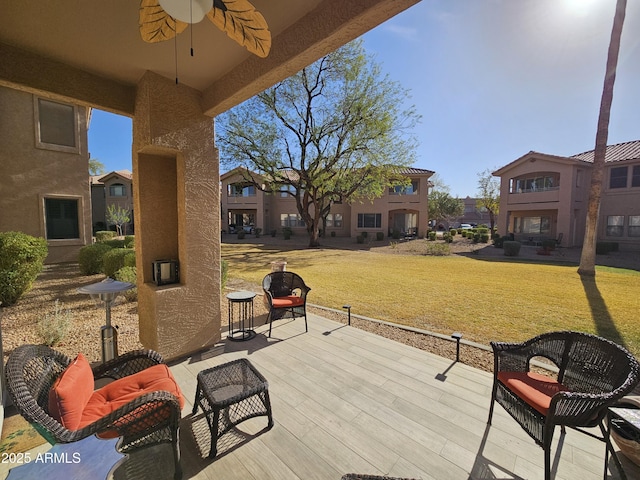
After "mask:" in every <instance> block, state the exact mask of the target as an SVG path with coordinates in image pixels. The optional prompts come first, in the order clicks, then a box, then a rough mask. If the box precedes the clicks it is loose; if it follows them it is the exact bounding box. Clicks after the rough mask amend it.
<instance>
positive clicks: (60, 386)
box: [49, 353, 93, 430]
mask: <svg viewBox="0 0 640 480" xmlns="http://www.w3.org/2000/svg"><path fill="white" fill-rule="evenodd" d="M91 395H93V372H92V371H91V365H89V362H88V361H87V359H86V358H85V356H84V355H83V354H81V353H79V354H78V356H77V357H76V358H75V359H74V360H73V361H72V362H71V363H70V364H69V366H68V367H67V368H66V370H65V371H64V372H62V375H60V376H59V377H58V379H57V380H56V381H55V383H54V384H53V386H52V387H51V389H50V390H49V415H51V416H52V417H53V418H55V419H56V420H57V421H58V422H60V424H61V425H62V426H63V427H65V428H67V429H69V430H78V428H80V427H79V425H80V421H81V419H82V413H83V411H84V409H85V406H86V405H87V402H88V401H89V398H91Z"/></svg>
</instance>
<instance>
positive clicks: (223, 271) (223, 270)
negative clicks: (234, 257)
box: [220, 260, 229, 290]
mask: <svg viewBox="0 0 640 480" xmlns="http://www.w3.org/2000/svg"><path fill="white" fill-rule="evenodd" d="M228 279H229V262H227V261H226V260H222V265H221V267H220V285H221V286H222V290H224V289H225V288H226V287H227V280H228Z"/></svg>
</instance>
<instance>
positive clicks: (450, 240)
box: [442, 232, 453, 243]
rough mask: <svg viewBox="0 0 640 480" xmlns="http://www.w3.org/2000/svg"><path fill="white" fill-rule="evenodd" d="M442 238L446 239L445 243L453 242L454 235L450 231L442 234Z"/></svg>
mask: <svg viewBox="0 0 640 480" xmlns="http://www.w3.org/2000/svg"><path fill="white" fill-rule="evenodd" d="M442 239H443V240H444V241H445V243H451V242H453V237H452V236H451V234H450V233H449V232H447V233H445V234H444V235H443V236H442Z"/></svg>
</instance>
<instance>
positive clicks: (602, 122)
mask: <svg viewBox="0 0 640 480" xmlns="http://www.w3.org/2000/svg"><path fill="white" fill-rule="evenodd" d="M626 9H627V0H617V2H616V13H615V16H614V18H613V28H612V30H611V40H610V42H609V53H608V56H607V69H606V73H605V78H604V88H603V90H602V99H601V101H600V115H599V117H598V130H597V132H596V148H595V150H594V158H593V169H592V173H591V187H590V190H589V204H588V207H587V224H586V228H585V232H584V242H583V244H582V253H581V255H580V266H579V267H578V273H579V274H580V275H589V276H595V274H596V240H597V237H598V216H599V213H600V196H601V193H602V181H603V177H604V166H605V156H606V153H607V141H608V137H609V118H610V116H611V103H612V101H613V86H614V84H615V81H616V69H617V68H618V54H619V53H620V38H621V37H622V26H623V25H624V17H625V11H626Z"/></svg>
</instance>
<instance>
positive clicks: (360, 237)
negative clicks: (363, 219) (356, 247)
mask: <svg viewBox="0 0 640 480" xmlns="http://www.w3.org/2000/svg"><path fill="white" fill-rule="evenodd" d="M356 242H358V243H364V236H363V235H362V234H360V235H358V236H357V237H356Z"/></svg>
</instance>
